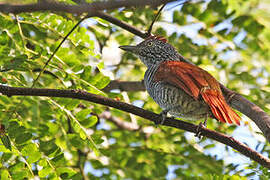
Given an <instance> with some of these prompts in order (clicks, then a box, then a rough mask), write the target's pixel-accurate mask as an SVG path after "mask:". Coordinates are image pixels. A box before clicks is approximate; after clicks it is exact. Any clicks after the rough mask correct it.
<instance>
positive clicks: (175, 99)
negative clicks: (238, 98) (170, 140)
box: [120, 36, 240, 125]
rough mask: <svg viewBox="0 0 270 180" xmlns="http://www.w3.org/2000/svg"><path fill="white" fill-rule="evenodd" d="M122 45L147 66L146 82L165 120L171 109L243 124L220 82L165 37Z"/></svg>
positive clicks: (178, 114)
mask: <svg viewBox="0 0 270 180" xmlns="http://www.w3.org/2000/svg"><path fill="white" fill-rule="evenodd" d="M120 48H121V49H123V50H125V51H129V52H132V53H134V54H136V55H138V56H139V58H140V59H141V61H142V62H143V63H144V64H145V65H146V66H147V71H146V73H145V75H144V84H145V87H146V89H147V91H148V93H149V94H150V96H151V97H152V98H153V99H154V101H155V102H157V103H158V104H159V106H160V107H161V108H162V109H163V112H162V115H163V121H164V120H165V117H166V114H167V112H168V113H170V114H171V115H173V116H176V117H181V118H184V119H191V120H198V119H203V118H204V119H205V120H206V119H207V117H212V118H215V119H217V120H219V121H221V122H227V123H235V124H238V125H239V124H240V122H239V121H240V117H239V116H238V115H237V114H236V113H235V112H234V111H233V110H232V109H231V108H230V107H229V105H228V104H227V103H226V101H225V98H224V96H223V94H222V91H221V89H220V85H219V82H218V81H217V80H216V79H215V78H214V77H213V76H212V75H210V74H209V73H208V72H207V71H205V70H203V69H201V68H199V67H197V66H195V65H193V64H191V63H190V62H188V61H187V60H186V59H185V58H184V57H183V56H181V55H180V54H179V53H178V52H177V51H176V50H175V48H174V47H173V46H172V45H170V44H169V43H168V42H167V40H166V39H165V38H163V37H159V36H150V37H148V38H147V39H145V40H144V41H143V42H141V43H140V44H138V45H136V46H120ZM163 121H162V122H161V123H163ZM205 123H206V121H205Z"/></svg>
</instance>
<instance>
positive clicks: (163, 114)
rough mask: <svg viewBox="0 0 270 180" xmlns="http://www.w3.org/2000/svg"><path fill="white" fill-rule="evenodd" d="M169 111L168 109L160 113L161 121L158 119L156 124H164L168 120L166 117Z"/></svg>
mask: <svg viewBox="0 0 270 180" xmlns="http://www.w3.org/2000/svg"><path fill="white" fill-rule="evenodd" d="M167 113H168V110H163V111H162V112H161V113H160V114H159V115H160V116H161V117H162V119H161V121H160V120H159V119H158V120H156V121H155V124H156V125H159V124H160V125H162V124H163V123H164V122H165V121H166V118H167Z"/></svg>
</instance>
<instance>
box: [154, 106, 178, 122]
mask: <svg viewBox="0 0 270 180" xmlns="http://www.w3.org/2000/svg"><path fill="white" fill-rule="evenodd" d="M175 108H181V107H180V106H174V107H171V108H168V109H165V110H163V111H162V112H161V113H160V114H159V115H161V116H162V120H161V121H155V124H156V125H158V124H161V125H162V124H163V123H164V122H165V121H166V118H167V114H168V112H169V111H171V110H172V109H175Z"/></svg>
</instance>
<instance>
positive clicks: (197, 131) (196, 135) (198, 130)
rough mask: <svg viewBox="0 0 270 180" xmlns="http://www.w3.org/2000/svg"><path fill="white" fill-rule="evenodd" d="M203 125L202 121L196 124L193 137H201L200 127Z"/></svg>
mask: <svg viewBox="0 0 270 180" xmlns="http://www.w3.org/2000/svg"><path fill="white" fill-rule="evenodd" d="M203 127H205V126H204V123H202V122H200V124H199V125H198V127H197V129H196V133H195V137H198V138H199V139H201V137H202V132H201V130H202V128H203Z"/></svg>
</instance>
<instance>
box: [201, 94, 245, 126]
mask: <svg viewBox="0 0 270 180" xmlns="http://www.w3.org/2000/svg"><path fill="white" fill-rule="evenodd" d="M201 95H202V97H203V99H204V101H205V102H206V103H207V104H208V105H209V106H210V108H211V111H212V113H213V115H214V116H215V117H216V118H217V119H218V120H219V121H221V122H226V123H229V124H231V123H235V124H237V125H240V120H241V118H240V116H239V115H238V114H237V113H236V112H234V111H233V110H232V109H231V107H230V106H229V105H228V104H227V102H226V101H225V98H224V97H223V95H222V94H219V93H218V92H217V91H215V90H213V89H205V90H203V91H202V92H201Z"/></svg>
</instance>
